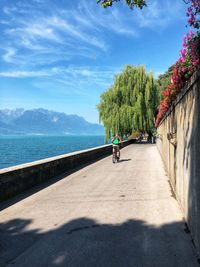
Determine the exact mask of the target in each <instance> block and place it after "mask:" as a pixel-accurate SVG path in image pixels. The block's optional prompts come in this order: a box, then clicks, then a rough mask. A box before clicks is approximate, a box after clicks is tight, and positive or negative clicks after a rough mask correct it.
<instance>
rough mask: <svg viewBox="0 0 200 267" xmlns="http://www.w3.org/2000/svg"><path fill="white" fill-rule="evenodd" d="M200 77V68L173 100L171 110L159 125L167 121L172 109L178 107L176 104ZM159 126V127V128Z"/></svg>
mask: <svg viewBox="0 0 200 267" xmlns="http://www.w3.org/2000/svg"><path fill="white" fill-rule="evenodd" d="M199 77H200V68H199V69H198V70H197V71H195V73H193V75H192V76H191V77H190V79H189V80H188V81H187V83H186V84H185V86H184V87H183V90H182V91H181V92H180V93H179V94H178V95H177V97H176V99H175V100H174V101H173V102H172V105H171V106H170V108H169V110H168V111H167V112H166V114H165V116H164V117H163V118H162V120H161V122H160V123H159V125H158V127H159V126H160V125H161V124H162V123H163V122H164V121H165V119H166V118H167V117H168V116H169V115H170V114H171V113H172V111H173V110H174V109H175V108H176V106H177V105H178V104H179V103H180V101H181V100H182V99H183V97H184V96H185V95H186V94H187V93H188V92H189V91H190V90H191V89H192V86H193V85H194V84H195V83H196V82H197V80H198V79H199ZM158 127H157V128H158Z"/></svg>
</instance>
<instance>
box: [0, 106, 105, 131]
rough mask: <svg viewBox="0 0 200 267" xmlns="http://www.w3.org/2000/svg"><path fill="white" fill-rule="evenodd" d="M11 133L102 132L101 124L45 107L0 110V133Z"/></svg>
mask: <svg viewBox="0 0 200 267" xmlns="http://www.w3.org/2000/svg"><path fill="white" fill-rule="evenodd" d="M11 134H47V135H48V134H49V135H52V134H69V135H73V134H81V135H101V134H104V129H103V126H101V125H100V124H94V123H89V122H88V121H86V120H85V119H84V118H83V117H79V116H77V115H67V114H65V113H60V112H55V111H49V110H46V109H31V110H24V109H15V110H9V109H4V110H0V135H11Z"/></svg>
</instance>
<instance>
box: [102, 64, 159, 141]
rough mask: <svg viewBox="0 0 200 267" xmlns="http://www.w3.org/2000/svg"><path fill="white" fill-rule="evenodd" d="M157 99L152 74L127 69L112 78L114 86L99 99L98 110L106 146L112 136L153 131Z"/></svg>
mask: <svg viewBox="0 0 200 267" xmlns="http://www.w3.org/2000/svg"><path fill="white" fill-rule="evenodd" d="M158 102H159V99H158V92H157V87H156V84H155V82H154V79H153V75H152V73H149V74H147V73H146V71H145V68H144V67H143V66H139V67H135V66H132V65H127V66H126V67H125V68H124V70H123V71H122V72H121V73H120V74H118V75H116V76H115V80H114V84H113V85H112V86H111V87H110V88H109V89H108V90H107V91H105V92H104V93H103V94H102V95H101V97H100V103H99V105H98V106H97V108H98V110H99V118H100V122H103V124H104V127H105V134H106V142H107V141H108V140H109V138H110V137H111V135H113V134H114V133H116V132H117V133H119V134H120V135H121V136H123V135H127V134H131V133H132V131H133V130H139V131H143V132H148V131H152V130H153V129H154V113H155V110H156V108H157V105H158Z"/></svg>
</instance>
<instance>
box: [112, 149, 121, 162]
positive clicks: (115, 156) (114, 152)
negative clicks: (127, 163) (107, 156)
mask: <svg viewBox="0 0 200 267" xmlns="http://www.w3.org/2000/svg"><path fill="white" fill-rule="evenodd" d="M117 152H119V148H118V146H113V155H112V162H113V163H117V162H119V159H120V152H119V154H118V155H117Z"/></svg>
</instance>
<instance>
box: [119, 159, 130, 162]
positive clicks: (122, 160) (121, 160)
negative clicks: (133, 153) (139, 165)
mask: <svg viewBox="0 0 200 267" xmlns="http://www.w3.org/2000/svg"><path fill="white" fill-rule="evenodd" d="M129 160H131V159H120V160H119V161H118V163H120V162H124V161H129Z"/></svg>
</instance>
